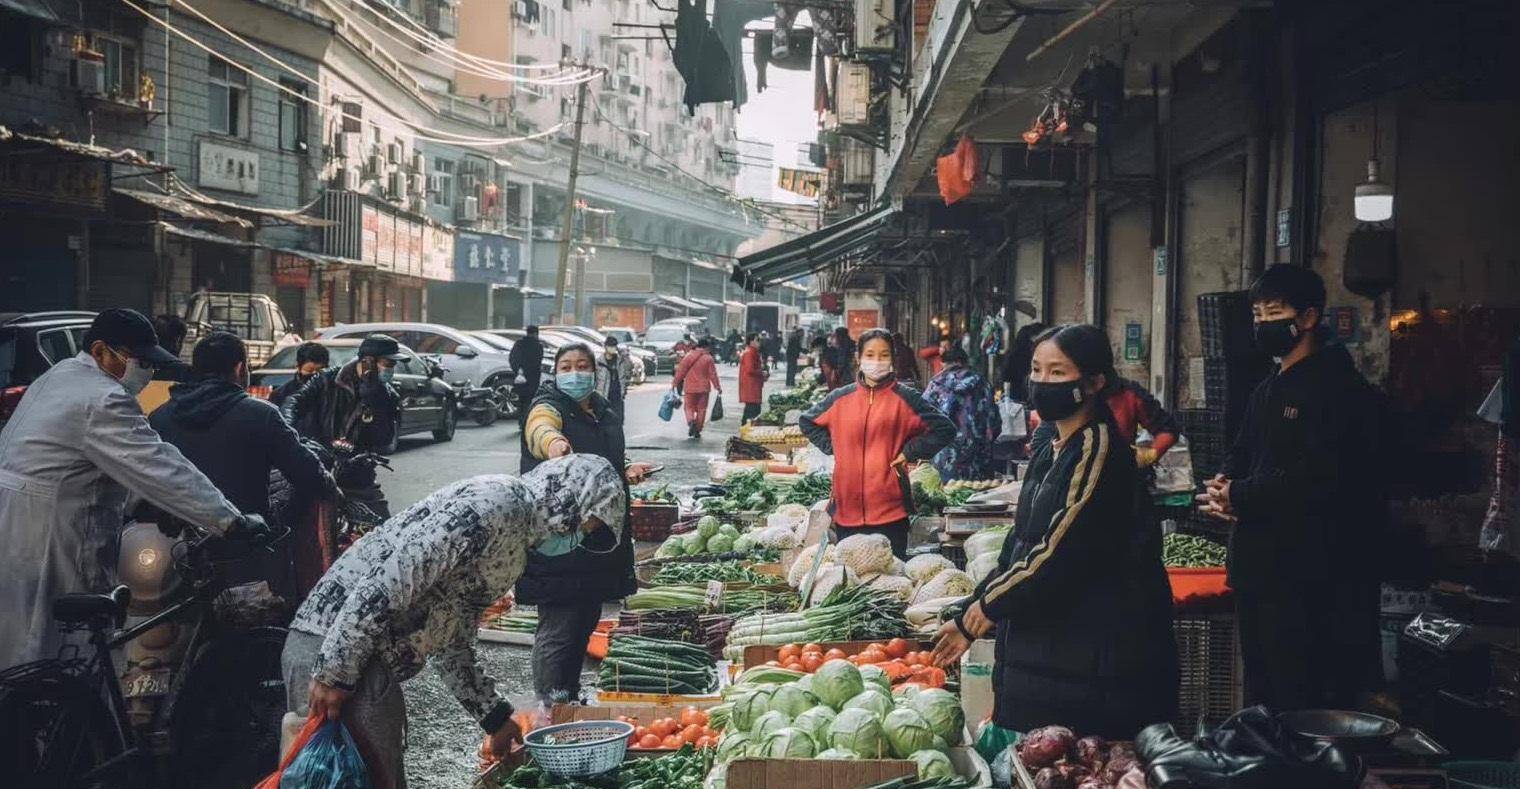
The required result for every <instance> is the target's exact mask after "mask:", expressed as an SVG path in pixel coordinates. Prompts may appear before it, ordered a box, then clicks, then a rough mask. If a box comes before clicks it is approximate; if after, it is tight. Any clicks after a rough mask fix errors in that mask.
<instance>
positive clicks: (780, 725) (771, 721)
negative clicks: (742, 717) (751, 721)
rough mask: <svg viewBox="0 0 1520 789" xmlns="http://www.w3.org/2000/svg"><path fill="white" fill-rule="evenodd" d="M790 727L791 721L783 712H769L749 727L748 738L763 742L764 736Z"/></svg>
mask: <svg viewBox="0 0 1520 789" xmlns="http://www.w3.org/2000/svg"><path fill="white" fill-rule="evenodd" d="M791 725H792V719H791V717H790V716H788V715H787V714H786V713H784V712H778V711H777V710H771V711H769V712H767V713H765V714H764V715H761V716H760V717H758V718H756V719H755V725H754V726H752V727H750V730H749V736H750V737H752V738H756V739H759V740H760V741H762V742H764V741H765V737H766V735H769V734H770V733H771V732H776V731H781V730H782V729H785V728H787V727H789V726H791Z"/></svg>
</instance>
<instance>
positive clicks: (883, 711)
mask: <svg viewBox="0 0 1520 789" xmlns="http://www.w3.org/2000/svg"><path fill="white" fill-rule="evenodd" d="M892 708H893V705H892V694H890V693H888V692H886V691H885V690H882V689H881V687H880V686H879V685H867V686H866V687H865V690H862V691H861V692H859V693H857V694H855V695H854V696H852V697H851V698H850V700H849V701H846V702H845V703H844V707H843V708H842V709H841V712H842V711H843V710H849V709H863V710H870V711H871V712H873V713H875V715H876V717H878V718H885V717H887V713H889V712H891V711H892Z"/></svg>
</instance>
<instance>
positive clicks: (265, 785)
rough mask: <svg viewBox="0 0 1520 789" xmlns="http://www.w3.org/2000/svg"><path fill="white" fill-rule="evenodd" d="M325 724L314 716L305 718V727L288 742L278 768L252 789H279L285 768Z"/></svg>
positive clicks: (322, 719)
mask: <svg viewBox="0 0 1520 789" xmlns="http://www.w3.org/2000/svg"><path fill="white" fill-rule="evenodd" d="M325 722H326V720H325V719H324V718H320V717H317V716H315V715H313V716H311V717H309V718H307V719H306V725H305V726H302V727H301V731H300V732H298V733H297V734H296V737H295V739H293V740H291V741H290V750H288V751H286V752H285V756H284V757H282V758H281V759H280V766H279V767H276V768H275V770H274V772H272V773H270V774H269V776H268V777H267V778H265V779H264V780H262V781H259V783H258V785H257V786H255V787H253V789H280V776H281V775H284V773H285V768H286V767H289V766H290V763H291V762H293V761H295V759H296V754H298V753H300V752H301V750H302V749H304V748H305V747H306V743H307V742H309V741H310V740H311V738H312V735H314V734H316V733H317V730H318V729H321V728H322V724H323V723H325Z"/></svg>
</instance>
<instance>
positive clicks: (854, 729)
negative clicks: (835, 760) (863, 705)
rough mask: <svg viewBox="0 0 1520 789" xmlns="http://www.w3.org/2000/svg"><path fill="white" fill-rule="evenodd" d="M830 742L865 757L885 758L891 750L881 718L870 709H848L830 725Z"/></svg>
mask: <svg viewBox="0 0 1520 789" xmlns="http://www.w3.org/2000/svg"><path fill="white" fill-rule="evenodd" d="M829 744H830V745H832V746H834V747H835V748H843V749H845V750H848V751H852V752H854V753H855V754H856V755H858V756H860V757H862V758H865V759H885V758H887V754H888V753H889V752H890V748H889V746H888V745H887V735H886V733H885V732H883V731H882V728H881V718H880V717H878V716H877V715H876V713H874V712H871V711H870V710H865V709H860V708H855V709H847V710H844V711H842V712H840V713H839V715H838V716H837V717H835V718H834V722H833V723H832V724H830V725H829Z"/></svg>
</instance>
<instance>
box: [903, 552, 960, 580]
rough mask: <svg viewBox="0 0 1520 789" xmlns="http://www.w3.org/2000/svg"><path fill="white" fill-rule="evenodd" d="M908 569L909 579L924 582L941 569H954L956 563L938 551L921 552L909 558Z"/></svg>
mask: <svg viewBox="0 0 1520 789" xmlns="http://www.w3.org/2000/svg"><path fill="white" fill-rule="evenodd" d="M906 569H907V575H908V579H909V580H911V581H912V582H913V583H916V584H922V583H926V582H928V580H929V579H930V578H933V577H934V576H936V575H938V574H939V572H940V571H941V570H954V569H955V564H954V563H953V562H951V561H950V560H949V559H946V558H945V557H943V556H940V555H939V554H937V553H921V554H919V555H917V556H915V557H913V558H912V559H909V560H908V563H907V565H906Z"/></svg>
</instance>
